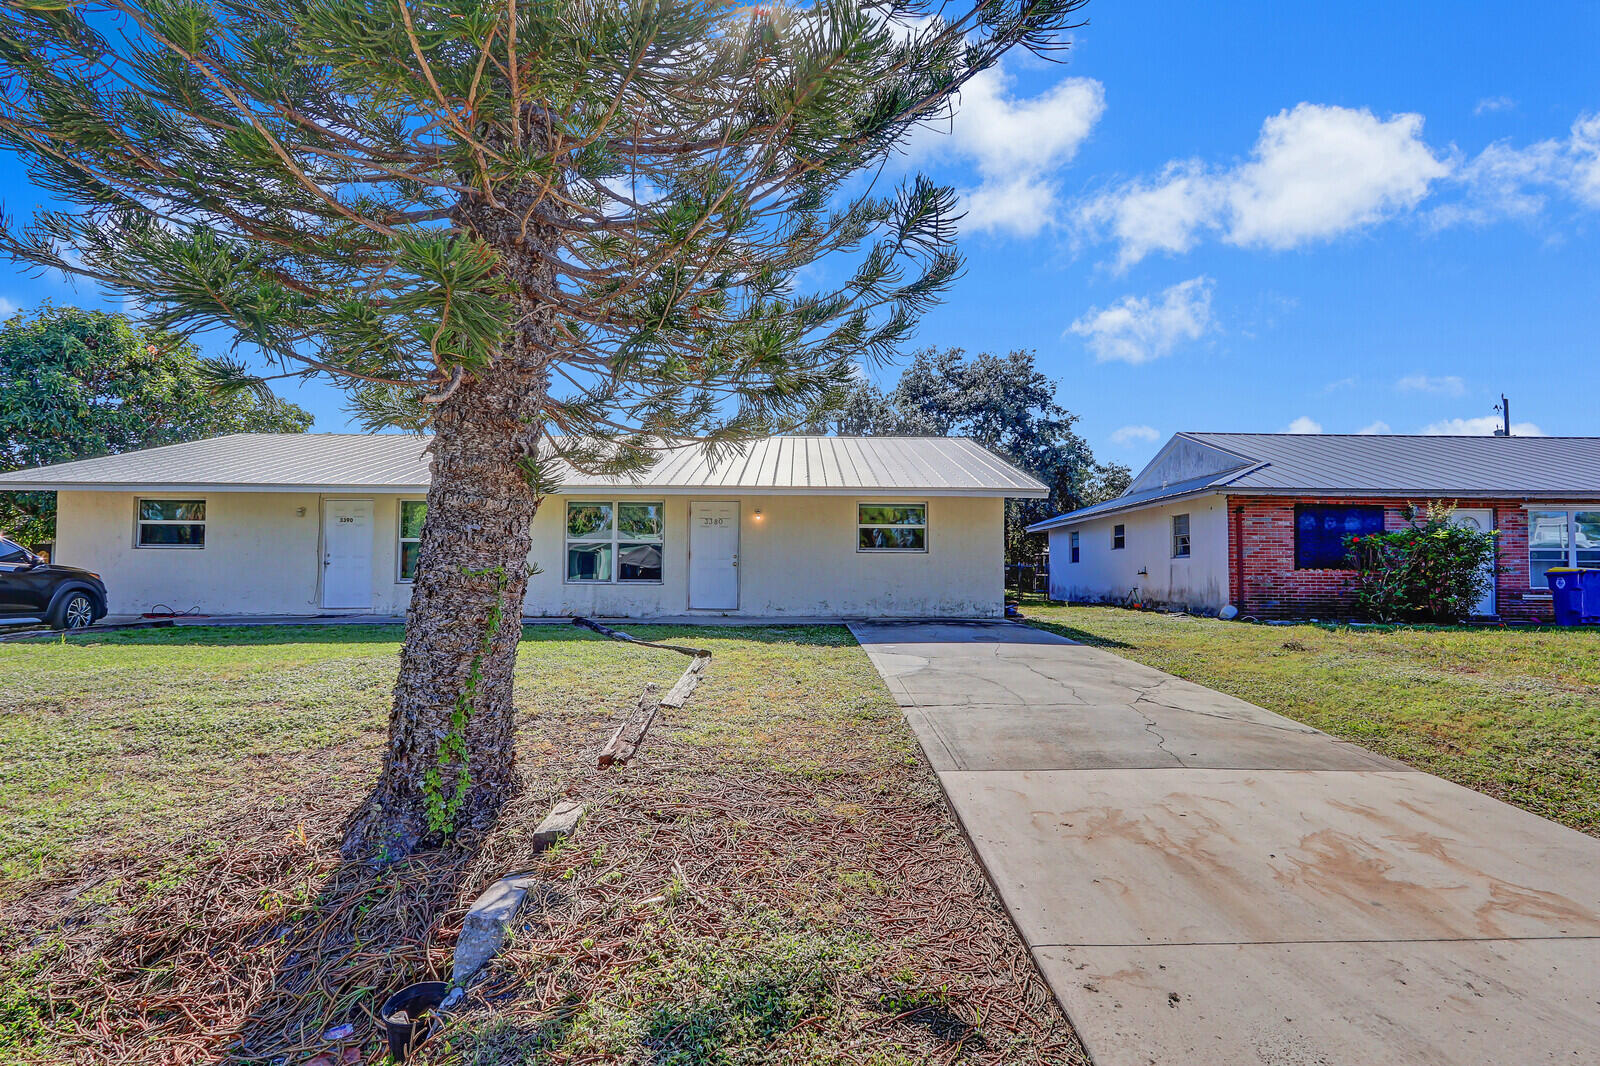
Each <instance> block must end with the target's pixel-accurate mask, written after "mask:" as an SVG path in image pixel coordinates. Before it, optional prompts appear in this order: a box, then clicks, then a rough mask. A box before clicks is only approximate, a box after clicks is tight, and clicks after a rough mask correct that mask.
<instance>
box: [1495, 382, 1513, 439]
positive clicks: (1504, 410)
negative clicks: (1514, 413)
mask: <svg viewBox="0 0 1600 1066" xmlns="http://www.w3.org/2000/svg"><path fill="white" fill-rule="evenodd" d="M1494 409H1495V411H1497V412H1498V413H1499V414H1500V416H1501V418H1502V419H1503V420H1504V422H1505V424H1504V425H1502V426H1501V427H1500V428H1499V429H1497V430H1495V431H1494V435H1495V436H1497V437H1509V436H1511V401H1510V400H1508V399H1506V394H1505V393H1503V392H1502V393H1501V394H1500V402H1499V403H1497V404H1495V405H1494Z"/></svg>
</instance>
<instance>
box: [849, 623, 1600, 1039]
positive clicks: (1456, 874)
mask: <svg viewBox="0 0 1600 1066" xmlns="http://www.w3.org/2000/svg"><path fill="white" fill-rule="evenodd" d="M851 628H852V630H853V631H854V632H855V634H856V637H857V639H859V640H860V641H861V643H862V645H863V646H864V647H865V648H866V650H867V653H868V655H870V656H871V658H872V662H873V664H874V665H875V666H876V667H877V668H878V671H879V672H880V673H881V674H882V675H883V677H884V680H885V681H886V682H887V683H888V686H889V689H890V691H892V692H893V693H894V696H895V698H896V700H898V701H899V703H900V705H901V706H902V707H903V708H904V710H905V714H906V717H907V719H908V720H909V721H910V723H911V726H912V728H913V729H914V730H915V731H916V734H917V737H918V738H919V739H920V740H921V742H922V747H923V750H924V751H925V752H926V753H927V756H928V759H929V760H930V761H931V762H932V764H933V767H934V769H935V770H936V771H937V772H938V774H939V778H940V781H941V782H942V783H943V785H944V789H945V792H946V793H947V794H948V795H949V797H950V801H951V803H952V804H953V805H954V807H955V810H956V814H957V815H958V817H959V818H960V819H961V822H962V825H963V827H964V828H965V830H966V832H967V834H968V836H969V837H970V838H971V840H972V842H973V845H974V846H975V848H976V849H977V852H978V855H979V858H980V859H981V860H982V861H983V864H984V866H985V868H986V869H987V870H988V872H989V876H990V878H991V879H992V881H993V882H994V885H995V888H996V890H997V891H998V892H999V894H1000V897H1001V899H1002V900H1003V901H1004V902H1005V905H1006V907H1007V908H1008V909H1009V910H1010V912H1011V915H1012V917H1013V919H1014V920H1015V921H1016V924H1017V927H1018V928H1019V929H1020V930H1021V932H1022V935H1023V937H1024V939H1025V940H1026V941H1027V943H1028V947H1029V949H1030V950H1031V951H1032V953H1033V956H1034V958H1035V959H1036V960H1037V962H1038V964H1039V967H1040V969H1041V970H1042V971H1043V972H1044V975H1045V977H1046V978H1047V979H1048V980H1049V982H1050V984H1051V987H1052V988H1053V989H1054V990H1055V993H1056V996H1057V998H1058V999H1059V1000H1060V1001H1061V1004H1062V1006H1063V1007H1065V1008H1066V1011H1067V1014H1068V1015H1069V1016H1070V1017H1071V1019H1072V1023H1073V1025H1074V1026H1076V1027H1077V1030H1078V1033H1079V1035H1080V1036H1081V1037H1082V1039H1083V1042H1084V1044H1085V1046H1086V1047H1087V1048H1088V1050H1089V1053H1090V1055H1091V1057H1092V1058H1093V1060H1094V1062H1095V1063H1096V1064H1097V1066H1124V1064H1126V1066H1151V1064H1161V1066H1211V1064H1215V1066H1246V1064H1268V1066H1311V1064H1320V1066H1367V1064H1372V1066H1401V1064H1406V1066H1419V1064H1430V1066H1431V1064H1439V1066H1443V1064H1451V1066H1489V1064H1507V1066H1510V1064H1515V1066H1532V1064H1535V1063H1564V1064H1569V1066H1577V1064H1579V1063H1584V1064H1592V1063H1597V1062H1600V840H1596V839H1594V838H1592V837H1589V836H1585V835H1584V834H1582V833H1579V832H1576V831H1574V830H1571V829H1566V828H1564V827H1562V826H1559V825H1556V824H1554V823H1553V822H1548V821H1545V820H1544V819H1542V818H1538V817H1536V816H1534V815H1532V814H1528V813H1526V812H1524V811H1521V810H1518V809H1516V808H1514V807H1510V806H1508V805H1506V804H1504V803H1500V802H1498V801H1496V800H1493V799H1490V798H1488V797H1487V796H1483V795H1480V794H1479V793H1476V792H1472V791H1470V790H1468V789H1464V788H1461V787H1459V786H1457V785H1453V784H1450V783H1449V782H1446V781H1443V780H1440V779H1439V778H1437V777H1433V776H1432V775H1429V774H1424V773H1420V772H1417V771H1414V770H1410V769H1408V768H1407V767H1405V766H1403V765H1401V764H1399V763H1395V762H1393V761H1391V760H1388V759H1385V758H1382V757H1380V756H1378V755H1374V754H1372V753H1371V752H1368V751H1366V750H1365V749H1363V748H1360V747H1358V746H1356V745H1353V744H1349V743H1346V742H1344V741H1340V740H1336V739H1334V738H1333V737H1330V736H1328V735H1327V734H1325V733H1320V732H1318V731H1316V730H1314V729H1309V728H1307V727H1305V726H1303V725H1300V724H1299V723H1296V722H1293V721H1291V720H1289V719H1287V718H1283V717H1281V716H1279V715H1275V714H1271V713H1269V712H1267V711H1264V710H1262V709H1261V708H1259V707H1255V706H1253V705H1251V704H1248V703H1245V702H1243V701H1241V700H1237V699H1234V698H1232V697H1230V696H1225V695H1222V694H1221V693H1218V692H1215V691H1213V690H1211V689H1207V688H1204V687H1202V686H1200V685H1195V684H1191V683H1189V682H1187V681H1183V680H1180V679H1178V678H1175V677H1173V676H1171V675H1170V674H1164V673H1162V672H1161V671H1159V670H1153V669H1150V668H1149V667H1146V666H1141V665H1139V664H1137V663H1133V662H1129V661H1128V660H1126V659H1122V658H1119V657H1117V656H1115V655H1113V654H1111V653H1110V652H1107V651H1103V650H1100V649H1097V648H1092V647H1087V646H1084V645H1080V644H1074V643H1072V642H1070V641H1067V640H1064V639H1061V638H1059V637H1055V636H1053V635H1051V634H1048V633H1044V632H1042V631H1039V630H1035V629H1030V628H1028V627H1026V626H1019V625H1015V624H1009V623H991V624H921V625H918V624H904V625H882V624H853V625H852V626H851Z"/></svg>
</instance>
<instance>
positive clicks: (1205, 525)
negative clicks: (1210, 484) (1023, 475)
mask: <svg viewBox="0 0 1600 1066" xmlns="http://www.w3.org/2000/svg"><path fill="white" fill-rule="evenodd" d="M1178 514H1187V515H1188V516H1189V558H1187V559H1174V558H1173V557H1172V516H1173V515H1178ZM1118 523H1120V524H1122V526H1123V527H1124V531H1125V536H1126V545H1127V546H1126V547H1124V548H1122V549H1121V550H1114V549H1113V548H1112V547H1111V532H1112V528H1113V527H1114V526H1116V525H1117V524H1118ZM1073 531H1076V532H1077V533H1078V534H1079V536H1080V540H1079V553H1078V557H1079V561H1078V562H1076V563H1072V562H1069V560H1070V559H1071V558H1072V551H1071V548H1070V543H1071V538H1070V534H1071V533H1072V532H1073ZM1140 569H1144V570H1146V571H1147V573H1144V574H1141V573H1139V570H1140ZM1134 589H1137V590H1138V591H1137V593H1135V592H1134V591H1133V590H1134ZM1050 596H1051V598H1052V599H1057V600H1076V601H1087V602H1091V603H1098V602H1103V601H1112V602H1122V601H1124V600H1127V599H1129V598H1130V597H1132V596H1136V597H1137V598H1138V599H1139V600H1140V601H1142V602H1146V603H1172V604H1180V605H1183V606H1185V607H1188V608H1190V609H1192V610H1207V611H1215V610H1219V609H1221V608H1222V607H1223V606H1224V605H1225V604H1226V603H1227V602H1228V511H1227V501H1226V498H1225V497H1223V496H1202V497H1199V498H1196V499H1190V500H1184V501H1182V502H1181V503H1176V504H1168V505H1166V506H1161V507H1149V508H1144V509H1141V510H1137V511H1127V512H1124V513H1122V514H1119V515H1111V516H1109V517H1106V518H1096V519H1092V520H1090V521H1087V522H1083V523H1080V524H1078V525H1073V526H1064V527H1062V528H1060V529H1052V530H1051V531H1050Z"/></svg>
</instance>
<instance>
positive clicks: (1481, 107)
mask: <svg viewBox="0 0 1600 1066" xmlns="http://www.w3.org/2000/svg"><path fill="white" fill-rule="evenodd" d="M1516 106H1517V102H1516V101H1515V100H1513V99H1511V97H1509V96H1485V97H1484V98H1483V99H1482V100H1479V101H1478V106H1477V107H1474V108H1473V109H1472V113H1473V114H1474V115H1488V114H1491V113H1493V112H1496V111H1510V110H1511V109H1512V108H1514V107H1516Z"/></svg>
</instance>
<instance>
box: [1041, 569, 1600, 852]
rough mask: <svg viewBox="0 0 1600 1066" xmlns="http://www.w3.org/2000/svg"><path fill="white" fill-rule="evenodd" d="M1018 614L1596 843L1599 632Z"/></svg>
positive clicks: (1096, 610)
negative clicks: (1481, 794) (1474, 791)
mask: <svg viewBox="0 0 1600 1066" xmlns="http://www.w3.org/2000/svg"><path fill="white" fill-rule="evenodd" d="M1023 613H1024V614H1025V615H1026V617H1027V619H1028V621H1030V622H1031V623H1032V624H1034V625H1037V626H1040V627H1042V628H1045V629H1049V630H1052V631H1054V632H1057V633H1060V634H1062V635H1063V636H1067V637H1071V638H1072V639H1073V640H1079V641H1083V642H1085V643H1089V644H1096V645H1099V646H1101V647H1104V648H1107V649H1109V650H1111V651H1113V652H1115V653H1116V654H1118V655H1123V656H1126V657H1127V658H1130V659H1135V660H1137V661H1139V662H1142V663H1145V664H1147V665H1149V666H1154V667H1156V668H1158V669H1161V670H1166V671H1168V672H1170V673H1173V674H1176V675H1178V676H1179V677H1183V678H1187V679H1189V680H1191V681H1196V682H1198V683H1200V684H1203V685H1209V686H1211V687H1213V688H1216V689H1220V690H1221V691H1223V692H1227V693H1230V694H1232V695H1234V696H1239V697H1241V698H1243V699H1246V700H1249V701H1250V702H1252V703H1255V704H1258V705H1260V706H1262V707H1265V708H1267V709H1268V710H1272V711H1277V712H1278V713H1280V714H1283V715H1287V716H1288V717H1290V718H1294V719H1296V720H1298V721H1301V722H1305V723H1306V724H1308V725H1312V726H1315V727H1317V728H1318V729H1323V730H1326V731H1327V732H1329V733H1332V734H1334V735H1336V736H1340V737H1345V738H1347V739H1349V740H1353V741H1356V742H1357V743H1360V744H1363V745H1365V746H1366V747H1368V748H1371V749H1372V750H1374V751H1378V752H1382V753H1383V754H1385V755H1390V756H1393V757H1394V758H1397V759H1400V760H1402V761H1404V762H1406V763H1409V764H1410V765H1412V766H1415V767H1418V768H1420V769H1423V770H1428V771H1430V772H1432V773H1436V774H1438V775H1440V776H1441V777H1446V778H1449V779H1450V780H1452V781H1456V782H1459V783H1460V784H1463V785H1466V786H1467V787H1469V788H1474V789H1477V790H1479V791H1480V792H1487V793H1489V794H1490V795H1493V796H1497V797H1499V798H1501V799H1503V800H1505V801H1507V802H1508V803H1514V804H1516V805H1517V806H1519V807H1523V808H1526V809H1527V810H1530V811H1533V812H1534V813H1536V814H1540V815H1543V816H1545V817H1546V818H1551V819H1554V820H1555V821H1558V822H1562V823H1564V824H1566V825H1570V826H1572V827H1574V828H1576V829H1581V830H1583V831H1584V832H1587V833H1600V630H1595V629H1579V630H1560V629H1553V628H1549V629H1543V628H1542V629H1521V628H1508V629H1488V628H1436V627H1418V628H1366V627H1357V628H1352V627H1348V626H1318V625H1293V626H1264V625H1244V624H1240V623H1236V622H1221V621H1217V620H1215V619H1207V618H1193V617H1189V616H1187V615H1170V614H1158V613H1153V612H1143V611H1131V610H1126V609H1122V608H1116V607H1085V606H1068V605H1062V604H1046V603H1044V602H1042V601H1038V600H1032V599H1030V600H1029V601H1028V602H1025V603H1024V605H1023Z"/></svg>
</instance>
